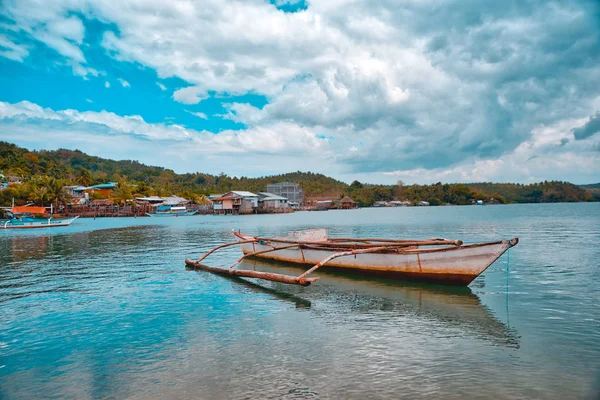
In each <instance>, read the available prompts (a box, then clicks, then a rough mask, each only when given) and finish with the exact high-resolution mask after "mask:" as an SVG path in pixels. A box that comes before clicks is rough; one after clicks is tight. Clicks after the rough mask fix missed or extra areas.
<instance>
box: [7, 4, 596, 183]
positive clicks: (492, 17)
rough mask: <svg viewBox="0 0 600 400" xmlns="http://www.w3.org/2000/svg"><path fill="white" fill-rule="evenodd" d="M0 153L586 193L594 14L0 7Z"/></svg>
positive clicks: (492, 9)
mask: <svg viewBox="0 0 600 400" xmlns="http://www.w3.org/2000/svg"><path fill="white" fill-rule="evenodd" d="M0 140H5V141H9V142H13V143H16V144H18V145H21V146H24V147H27V148H30V149H56V148H59V147H63V148H71V149H75V148H77V149H80V150H82V151H85V152H87V153H90V154H93V155H98V156H102V157H108V158H114V159H135V160H139V161H141V162H144V163H148V164H152V165H160V166H164V167H168V168H172V169H174V170H175V171H177V172H195V171H201V172H207V173H219V172H226V173H228V174H230V175H237V176H242V175H244V176H261V175H267V174H274V173H282V172H289V171H296V170H303V171H307V170H310V171H314V172H322V173H325V174H327V175H330V176H334V177H336V178H340V179H342V180H345V181H352V180H354V179H359V180H361V181H366V182H372V183H393V182H395V181H396V180H398V179H402V180H404V181H405V182H407V183H431V182H437V181H442V182H461V181H462V182H472V181H511V182H523V183H526V182H531V181H539V180H545V179H548V180H550V179H558V180H568V181H572V182H575V183H591V182H598V181H600V3H598V2H597V0H580V1H575V0H572V1H569V0H564V1H556V2H554V1H548V0H541V1H535V0H532V1H525V0H518V1H511V0H504V1H496V0H494V1H485V0H448V1H438V0H395V1H394V0H372V1H367V0H305V1H303V0H287V1H286V0H271V1H268V0H245V1H236V0H199V1H189V0H188V1H186V0H182V1H163V0H118V1H114V0H94V1H86V0H53V1H45V0H38V1H35V0H0Z"/></svg>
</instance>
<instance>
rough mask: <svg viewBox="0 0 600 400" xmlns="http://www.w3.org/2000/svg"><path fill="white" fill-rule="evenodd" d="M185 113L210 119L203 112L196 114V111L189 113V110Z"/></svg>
mask: <svg viewBox="0 0 600 400" xmlns="http://www.w3.org/2000/svg"><path fill="white" fill-rule="evenodd" d="M185 111H186V112H188V113H190V114H192V115H195V116H196V117H198V118H202V119H208V117H207V116H206V114H204V113H203V112H200V111H197V112H194V111H189V110H185Z"/></svg>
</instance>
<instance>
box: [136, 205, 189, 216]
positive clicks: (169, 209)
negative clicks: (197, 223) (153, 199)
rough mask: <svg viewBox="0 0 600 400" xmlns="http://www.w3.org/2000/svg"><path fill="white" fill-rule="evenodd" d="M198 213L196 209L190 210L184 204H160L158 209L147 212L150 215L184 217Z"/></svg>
mask: <svg viewBox="0 0 600 400" xmlns="http://www.w3.org/2000/svg"><path fill="white" fill-rule="evenodd" d="M194 214H196V210H190V211H188V209H187V208H185V207H183V206H158V207H157V208H156V211H154V212H149V213H146V215H147V216H149V217H183V216H188V215H194Z"/></svg>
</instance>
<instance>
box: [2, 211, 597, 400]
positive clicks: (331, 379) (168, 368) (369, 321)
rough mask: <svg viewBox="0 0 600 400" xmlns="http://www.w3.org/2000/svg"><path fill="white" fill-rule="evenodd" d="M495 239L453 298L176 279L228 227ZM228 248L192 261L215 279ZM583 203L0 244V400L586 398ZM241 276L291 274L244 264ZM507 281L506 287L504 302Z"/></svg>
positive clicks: (29, 238)
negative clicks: (498, 247)
mask: <svg viewBox="0 0 600 400" xmlns="http://www.w3.org/2000/svg"><path fill="white" fill-rule="evenodd" d="M315 227H325V228H328V229H329V232H330V235H331V236H356V237H360V236H363V237H366V236H371V237H372V236H381V237H399V238H429V237H447V238H452V239H462V240H464V241H465V242H476V241H486V240H494V239H499V238H512V237H515V236H518V237H519V238H520V239H521V241H520V243H519V245H518V246H517V247H515V248H513V249H511V250H510V254H509V255H508V256H507V255H506V254H505V255H504V256H503V257H502V258H501V259H500V260H498V261H497V262H496V263H495V264H494V265H493V266H492V267H490V268H489V269H488V270H487V271H486V272H485V274H484V275H482V276H481V277H479V278H478V279H477V280H475V281H474V282H473V283H472V284H471V286H470V287H468V288H446V287H442V286H432V285H418V284H409V283H400V282H390V281H384V280H372V279H365V278H360V279H357V278H351V277H348V276H343V275H333V274H326V273H321V274H319V275H320V276H321V277H322V278H321V280H320V281H319V282H318V283H316V284H314V285H313V286H310V287H307V288H302V287H296V286H288V285H284V284H279V283H272V282H264V281H261V282H258V281H251V280H242V279H231V278H224V277H221V276H216V275H213V274H210V273H207V272H196V271H187V270H186V269H185V267H184V263H183V260H184V259H185V258H186V257H192V258H193V257H199V256H200V255H201V254H202V253H203V252H204V251H206V250H208V249H210V248H211V247H213V246H215V245H217V244H220V243H222V242H225V241H230V240H231V233H230V232H231V230H232V229H236V230H237V229H240V230H241V231H242V232H248V233H251V234H259V235H279V234H284V233H286V232H287V231H288V230H297V229H305V228H315ZM239 255H240V253H239V249H235V248H231V249H227V250H224V251H223V252H222V253H221V254H220V255H219V254H218V253H217V254H216V255H215V256H214V257H212V258H209V259H208V260H207V261H209V262H208V263H209V264H211V265H214V266H227V265H229V264H230V263H231V262H233V261H234V260H235V259H237V258H238V257H239ZM599 264H600V204H598V203H596V204H553V205H550V204H547V205H507V206H485V207H477V206H467V207H424V208H397V209H362V210H349V211H328V212H312V213H311V212H298V213H295V214H288V215H262V216H237V217H225V216H214V217H213V216H197V217H181V218H164V219H158V218H154V219H150V218H137V219H125V218H123V219H97V220H91V219H84V220H77V221H76V222H75V223H74V224H73V225H72V226H71V227H69V228H55V229H54V230H46V229H44V230H32V231H21V232H16V231H2V232H0V323H1V325H0V398H3V399H33V398H73V399H85V398H131V399H143V398H169V399H177V398H198V399H222V398H223V399H225V398H240V399H242V398H244V399H245V398H261V399H262V398H273V399H275V398H277V399H280V398H283V399H286V398H294V399H296V398H332V399H364V398H371V399H377V398H419V397H430V398H445V399H458V398H482V399H485V398H490V399H502V398H507V399H508V398H532V399H567V398H568V399H578V398H596V396H597V395H598V389H599V386H598V385H599V383H600V376H599V371H600V304H599V302H600V291H599V288H600V284H599V282H600V265H599ZM242 267H246V268H252V267H256V268H257V269H264V270H267V269H280V268H283V269H284V270H287V271H288V272H293V273H297V272H298V270H297V269H294V268H291V267H283V266H277V265H274V264H264V263H262V262H256V261H249V262H246V263H245V264H243V265H242ZM507 267H509V268H508V269H509V274H508V290H507Z"/></svg>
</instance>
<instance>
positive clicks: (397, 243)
mask: <svg viewBox="0 0 600 400" xmlns="http://www.w3.org/2000/svg"><path fill="white" fill-rule="evenodd" d="M233 234H234V235H235V237H236V238H237V239H238V241H236V242H232V243H226V244H223V245H221V246H217V247H215V248H214V249H212V250H210V251H209V252H208V253H206V254H205V255H204V256H202V257H201V258H200V259H198V260H195V261H194V260H190V259H187V260H185V263H186V264H187V265H188V266H190V267H193V268H197V269H202V270H206V271H210V272H215V273H219V274H229V275H236V276H242V277H247V278H259V279H266V280H270V281H275V282H283V283H289V284H296V285H301V286H308V285H310V284H311V283H313V282H315V281H316V280H317V279H319V278H318V277H308V275H309V274H311V273H313V272H314V271H316V270H317V269H319V268H328V269H331V268H334V269H338V270H341V271H345V272H349V273H356V274H368V275H375V276H380V277H387V278H394V279H408V280H419V281H429V282H436V283H441V284H446V285H458V286H466V285H468V284H470V283H471V282H472V281H473V279H475V278H476V277H477V276H479V275H480V274H481V273H482V272H483V271H485V270H486V269H487V268H488V267H489V266H490V265H492V264H493V263H494V261H496V260H497V259H498V258H499V257H500V256H502V254H504V252H506V251H507V250H508V249H510V248H511V247H513V246H515V245H516V244H517V243H518V242H519V239H518V238H514V239H511V240H502V241H497V242H488V243H478V244H467V245H464V244H463V242H462V241H460V240H446V239H427V240H395V239H380V238H365V239H352V238H328V237H327V231H326V230H325V229H314V230H308V231H298V232H291V233H290V234H288V236H283V237H273V238H262V237H258V236H248V235H243V234H241V233H238V232H233ZM235 245H239V246H241V249H242V252H243V253H244V255H243V256H242V257H240V258H239V259H238V260H237V261H236V262H235V263H233V265H231V267H229V269H223V268H214V267H209V266H207V265H205V264H203V263H202V261H203V260H204V259H205V258H206V257H208V256H209V255H210V254H212V253H214V252H215V251H217V250H219V249H222V248H224V247H229V246H235ZM246 257H259V258H265V259H272V260H278V261H284V262H291V263H296V264H304V265H312V267H311V268H309V269H308V270H307V271H306V272H304V273H303V274H301V275H299V276H290V275H282V274H274V273H267V272H260V271H251V270H240V269H234V267H235V266H236V265H238V264H239V263H240V262H241V261H242V260H243V259H245V258H246Z"/></svg>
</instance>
